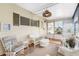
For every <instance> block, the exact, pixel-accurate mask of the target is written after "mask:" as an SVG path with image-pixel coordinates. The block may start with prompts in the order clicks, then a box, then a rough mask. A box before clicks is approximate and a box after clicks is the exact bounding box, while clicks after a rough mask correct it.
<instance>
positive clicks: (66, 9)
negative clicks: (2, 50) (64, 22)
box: [17, 3, 77, 19]
mask: <svg viewBox="0 0 79 59" xmlns="http://www.w3.org/2000/svg"><path fill="white" fill-rule="evenodd" d="M17 5H19V6H20V7H22V8H24V9H26V10H29V11H31V12H33V13H35V14H37V15H40V16H42V13H43V11H44V10H45V8H47V9H48V10H49V11H50V12H51V13H52V16H51V17H49V18H48V19H60V18H68V17H72V16H73V14H74V11H75V9H76V6H77V4H76V3H72V4H71V3H60V4H58V3H18V4H17Z"/></svg>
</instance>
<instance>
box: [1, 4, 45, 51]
mask: <svg viewBox="0 0 79 59" xmlns="http://www.w3.org/2000/svg"><path fill="white" fill-rule="evenodd" d="M13 12H15V13H18V14H20V15H21V16H25V17H28V18H30V19H33V20H40V21H43V20H44V18H42V17H40V16H37V15H35V14H33V13H32V12H29V11H27V10H25V9H23V8H21V7H19V6H17V5H16V4H0V23H1V31H0V37H3V36H7V35H15V36H16V37H17V39H18V40H21V41H22V40H23V37H25V36H26V35H28V34H33V33H38V34H40V35H41V36H43V35H45V34H46V31H45V29H43V26H44V25H43V24H42V23H41V22H40V27H33V26H13ZM3 24H11V30H10V31H8V32H6V31H4V30H3ZM1 49H2V48H0V51H1Z"/></svg>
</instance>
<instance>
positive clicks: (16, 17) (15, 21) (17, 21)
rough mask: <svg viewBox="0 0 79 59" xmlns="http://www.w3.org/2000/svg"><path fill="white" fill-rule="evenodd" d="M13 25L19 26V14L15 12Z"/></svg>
mask: <svg viewBox="0 0 79 59" xmlns="http://www.w3.org/2000/svg"><path fill="white" fill-rule="evenodd" d="M13 25H14V26H19V14H17V13H13Z"/></svg>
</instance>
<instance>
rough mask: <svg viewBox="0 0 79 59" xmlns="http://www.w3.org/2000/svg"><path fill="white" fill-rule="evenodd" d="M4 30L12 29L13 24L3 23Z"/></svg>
mask: <svg viewBox="0 0 79 59" xmlns="http://www.w3.org/2000/svg"><path fill="white" fill-rule="evenodd" d="M3 30H4V31H10V30H11V25H10V24H3Z"/></svg>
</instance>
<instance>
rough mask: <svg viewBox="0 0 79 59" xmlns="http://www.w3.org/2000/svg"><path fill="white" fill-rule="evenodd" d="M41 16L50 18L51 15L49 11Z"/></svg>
mask: <svg viewBox="0 0 79 59" xmlns="http://www.w3.org/2000/svg"><path fill="white" fill-rule="evenodd" d="M42 15H43V17H50V16H51V15H52V13H51V12H50V11H49V10H45V11H44V12H43V14H42Z"/></svg>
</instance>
